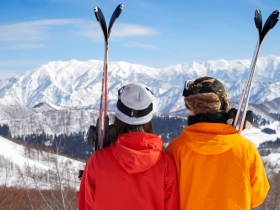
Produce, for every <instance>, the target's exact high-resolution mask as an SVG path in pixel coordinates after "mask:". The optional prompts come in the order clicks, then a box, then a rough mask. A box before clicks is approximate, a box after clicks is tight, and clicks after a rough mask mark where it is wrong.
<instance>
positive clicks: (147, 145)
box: [78, 83, 179, 210]
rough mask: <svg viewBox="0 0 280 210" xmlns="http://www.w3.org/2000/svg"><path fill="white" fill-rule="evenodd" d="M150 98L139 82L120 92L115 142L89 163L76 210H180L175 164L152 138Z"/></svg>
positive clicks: (127, 86) (156, 140) (115, 123)
mask: <svg viewBox="0 0 280 210" xmlns="http://www.w3.org/2000/svg"><path fill="white" fill-rule="evenodd" d="M153 99H154V97H153V94H152V92H151V91H150V90H149V89H148V88H147V87H146V86H145V85H143V84H140V83H131V84H128V85H126V86H124V87H123V88H121V89H120V90H119V99H118V102H117V105H116V115H115V122H114V126H115V130H116V134H117V139H116V141H115V142H114V143H113V144H111V145H110V146H108V147H105V148H103V149H101V150H98V151H97V152H95V153H94V154H93V155H92V156H91V157H90V158H89V160H88V162H87V164H86V167H85V170H84V173H83V176H82V180H81V183H80V190H79V198H78V199H79V200H78V205H79V209H80V210H83V209H87V210H89V209H97V210H118V209H120V210H178V209H179V190H178V181H177V174H176V167H175V164H174V160H173V158H172V157H171V155H169V154H167V153H165V152H164V151H162V148H163V140H162V139H161V138H160V137H158V136H156V135H154V134H153V128H152V122H151V119H152V116H153V112H152V111H153Z"/></svg>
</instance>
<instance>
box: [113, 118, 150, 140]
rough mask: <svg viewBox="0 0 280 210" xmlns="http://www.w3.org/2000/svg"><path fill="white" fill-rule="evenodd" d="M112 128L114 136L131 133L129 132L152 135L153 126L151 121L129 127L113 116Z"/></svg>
mask: <svg viewBox="0 0 280 210" xmlns="http://www.w3.org/2000/svg"><path fill="white" fill-rule="evenodd" d="M114 127H115V131H116V136H117V137H118V136H119V135H120V134H124V133H131V132H144V133H153V132H154V131H153V124H152V121H149V122H147V123H145V124H141V125H130V124H127V123H125V122H123V121H121V120H120V119H118V118H117V117H116V116H115V121H114Z"/></svg>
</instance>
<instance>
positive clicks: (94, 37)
mask: <svg viewBox="0 0 280 210" xmlns="http://www.w3.org/2000/svg"><path fill="white" fill-rule="evenodd" d="M120 3H122V4H124V10H123V12H122V14H121V15H120V17H119V19H118V20H117V22H116V23H115V25H114V27H113V29H112V33H111V37H110V47H109V48H110V49H109V61H126V62H129V63H137V64H143V65H146V66H149V67H155V68H161V67H167V66H169V65H173V64H182V63H185V62H191V61H198V62H200V61H207V60H217V59H227V60H232V59H251V58H252V56H253V53H254V50H255V46H256V42H257V30H256V28H255V24H254V13H255V10H256V9H260V10H261V12H262V17H263V22H264V21H265V20H266V19H267V17H268V16H269V15H270V14H271V13H272V12H273V11H274V10H278V9H280V1H276V0H195V1H194V0H173V1H171V0H123V1H119V0H118V1H116V0H1V1H0V80H1V79H4V78H8V77H11V76H14V75H16V74H22V73H24V72H26V71H27V70H31V69H34V68H37V67H39V66H41V65H42V64H45V63H47V62H49V61H57V60H62V61H68V60H71V59H76V60H80V61H85V60H103V57H104V42H103V37H102V32H101V29H100V26H99V24H98V22H97V21H96V19H95V16H94V13H93V8H94V6H98V7H100V8H101V10H102V12H103V14H104V16H105V19H106V21H107V22H109V20H110V17H111V14H112V12H113V11H114V9H115V8H116V6H117V5H118V4H120ZM279 22H280V21H279ZM279 37H280V23H278V24H277V25H276V26H275V28H274V29H273V30H272V31H271V32H270V33H269V34H268V36H267V37H266V39H265V41H264V42H263V45H262V48H261V51H260V56H265V55H269V54H273V55H278V56H280V41H279Z"/></svg>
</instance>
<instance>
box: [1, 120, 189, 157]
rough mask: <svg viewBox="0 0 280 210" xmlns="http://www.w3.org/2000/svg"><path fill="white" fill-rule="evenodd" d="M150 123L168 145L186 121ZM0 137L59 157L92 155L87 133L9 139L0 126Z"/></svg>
mask: <svg viewBox="0 0 280 210" xmlns="http://www.w3.org/2000/svg"><path fill="white" fill-rule="evenodd" d="M152 123H153V128H154V133H155V134H157V135H159V136H160V137H161V138H162V139H163V140H164V142H165V143H169V142H170V141H171V140H172V139H174V138H175V137H176V136H178V135H179V134H180V133H181V132H182V130H183V128H184V127H185V126H186V125H187V120H186V119H185V118H179V117H168V116H163V117H157V116H155V117H154V118H153V120H152ZM0 135H1V136H3V137H6V138H8V139H10V140H12V141H14V142H16V143H18V144H21V145H24V146H27V147H30V148H34V149H37V150H43V151H49V150H50V149H54V148H58V147H59V148H60V150H61V155H65V156H67V157H71V158H75V159H80V160H87V159H88V158H89V157H90V156H91V154H92V153H93V148H92V146H91V145H87V143H86V137H87V132H85V131H83V132H78V133H71V134H69V135H67V134H60V135H56V134H54V135H52V134H46V133H45V132H42V133H41V134H35V133H33V134H28V135H22V136H16V137H14V138H11V133H10V130H9V126H8V125H3V126H2V125H1V126H0Z"/></svg>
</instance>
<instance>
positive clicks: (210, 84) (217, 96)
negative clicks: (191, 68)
mask: <svg viewBox="0 0 280 210" xmlns="http://www.w3.org/2000/svg"><path fill="white" fill-rule="evenodd" d="M183 96H184V97H185V102H186V105H187V107H188V108H189V109H190V110H192V111H193V112H194V113H195V114H205V113H211V112H220V111H225V112H227V111H228V110H229V109H230V105H229V102H228V94H227V92H226V91H225V88H224V85H223V83H221V82H220V81H219V80H217V79H215V78H213V77H208V76H206V77H200V78H198V79H196V80H194V81H187V82H186V83H185V88H184V91H183Z"/></svg>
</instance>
